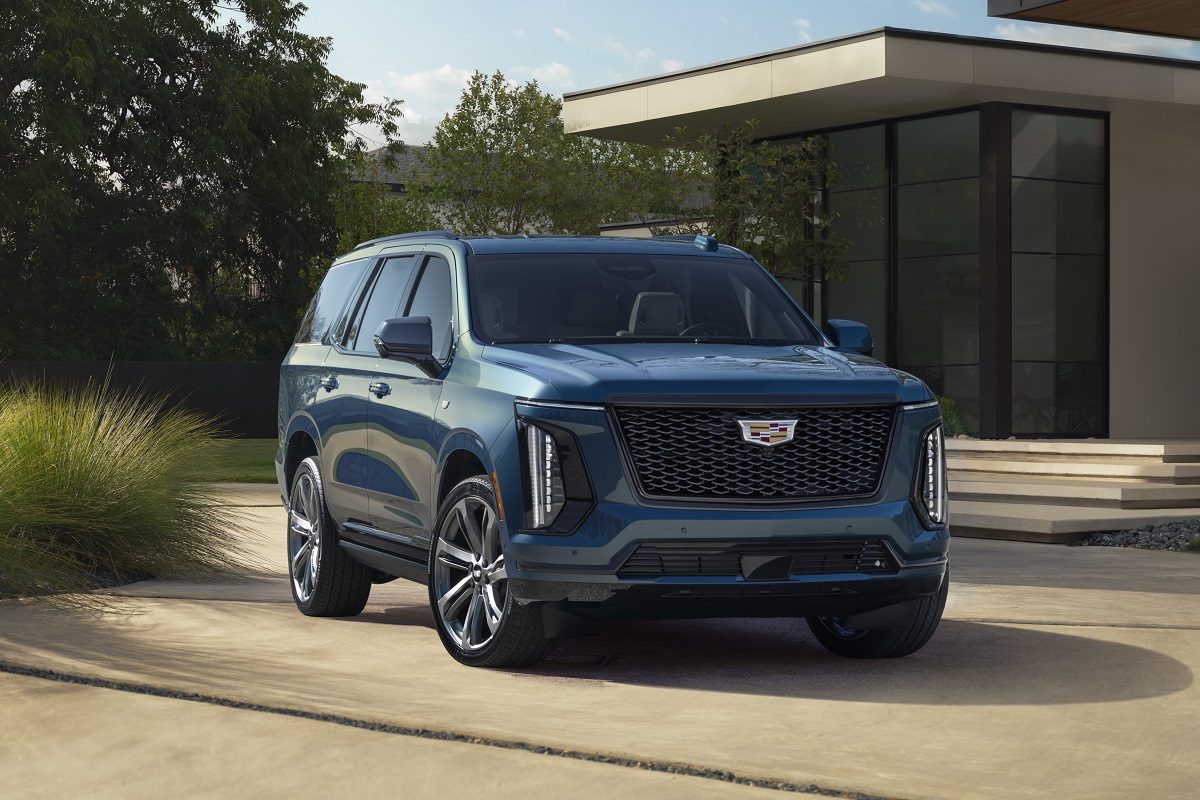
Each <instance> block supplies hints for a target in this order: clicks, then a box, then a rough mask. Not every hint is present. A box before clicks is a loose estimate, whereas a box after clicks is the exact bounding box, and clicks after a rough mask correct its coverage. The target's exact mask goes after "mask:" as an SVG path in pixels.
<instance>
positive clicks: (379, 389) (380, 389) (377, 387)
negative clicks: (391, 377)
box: [367, 381, 392, 397]
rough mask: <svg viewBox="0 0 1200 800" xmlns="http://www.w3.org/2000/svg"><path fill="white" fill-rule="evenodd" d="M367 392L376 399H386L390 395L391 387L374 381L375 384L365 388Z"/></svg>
mask: <svg viewBox="0 0 1200 800" xmlns="http://www.w3.org/2000/svg"><path fill="white" fill-rule="evenodd" d="M367 391H368V392H370V393H371V394H373V395H375V396H376V397H387V396H388V395H389V394H391V393H392V387H390V386H388V385H387V384H386V383H381V382H379V381H375V383H372V384H371V385H370V386H368V387H367Z"/></svg>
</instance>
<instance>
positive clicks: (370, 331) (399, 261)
mask: <svg viewBox="0 0 1200 800" xmlns="http://www.w3.org/2000/svg"><path fill="white" fill-rule="evenodd" d="M416 261H417V259H416V257H415V256H398V257H395V258H389V259H388V260H387V261H385V262H383V266H382V267H381V268H380V270H379V277H378V278H376V279H375V285H374V286H373V287H372V288H371V296H370V297H368V298H367V304H366V307H365V309H364V310H363V313H362V316H361V317H360V319H359V322H358V324H356V325H355V326H354V327H353V328H351V330H350V335H349V337H348V338H347V341H348V342H349V343H350V347H351V349H353V350H354V352H356V353H374V352H375V331H377V330H378V329H379V325H380V323H382V322H383V321H384V320H387V319H395V318H396V317H398V316H400V311H401V308H400V304H401V303H402V302H403V301H404V297H405V294H404V290H405V289H406V288H407V287H408V281H409V279H410V278H411V277H412V274H413V268H414V267H415V266H416Z"/></svg>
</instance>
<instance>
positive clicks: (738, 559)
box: [617, 539, 898, 578]
mask: <svg viewBox="0 0 1200 800" xmlns="http://www.w3.org/2000/svg"><path fill="white" fill-rule="evenodd" d="M744 555H784V556H791V559H792V566H791V571H790V574H792V575H822V574H828V573H845V572H890V571H893V570H895V569H897V568H898V567H897V565H896V560H895V559H894V558H893V557H892V554H891V551H890V550H888V548H887V546H886V545H884V544H883V542H882V541H881V540H879V539H837V540H818V541H808V542H792V543H787V544H781V543H779V542H703V543H697V542H656V543H654V544H642V545H638V548H637V549H636V550H634V551H633V553H632V554H631V555H630V556H629V558H627V559H626V560H625V563H624V564H622V565H621V568H620V569H619V570H618V571H617V575H618V576H619V577H622V578H656V577H663V576H698V575H719V576H736V575H740V574H742V556H744Z"/></svg>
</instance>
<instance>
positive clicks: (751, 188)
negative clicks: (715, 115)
mask: <svg viewBox="0 0 1200 800" xmlns="http://www.w3.org/2000/svg"><path fill="white" fill-rule="evenodd" d="M757 137H758V124H757V122H755V121H753V120H751V121H748V122H746V123H744V124H742V125H738V126H728V127H723V128H719V129H716V130H713V131H706V132H704V133H702V134H701V135H699V136H698V137H696V138H694V139H690V138H689V137H688V136H687V132H686V131H684V130H677V131H676V132H675V133H674V134H672V135H671V136H669V137H668V139H667V145H666V147H665V148H664V150H663V152H664V153H665V154H666V155H660V156H658V157H657V158H658V159H659V160H658V161H655V160H653V159H652V160H648V161H642V162H641V164H640V166H639V167H638V169H640V170H641V171H642V172H643V173H644V177H643V178H642V181H643V182H644V183H647V184H655V183H658V184H660V185H667V183H668V182H669V181H670V180H671V178H670V176H671V175H672V174H673V175H675V176H676V178H675V180H676V185H675V188H674V189H668V190H667V191H665V192H664V193H663V194H662V195H661V196H660V198H659V200H660V202H661V203H662V204H663V205H661V206H660V208H661V209H662V211H664V212H665V211H668V210H670V213H668V214H666V215H665V216H666V217H667V221H666V222H662V223H657V224H653V223H652V224H651V227H652V228H653V229H654V230H655V231H656V232H661V233H707V234H711V235H713V236H715V237H716V238H717V239H718V240H719V241H722V242H725V243H728V244H732V245H734V246H736V247H739V248H741V249H742V250H745V251H746V252H747V253H749V254H750V255H752V256H754V258H755V259H757V260H758V261H759V262H761V263H762V264H763V265H764V266H765V267H767V268H768V269H769V270H771V272H772V273H774V274H775V275H778V276H779V277H782V278H792V279H795V280H799V281H802V282H808V281H811V280H813V279H814V277H816V276H817V275H818V274H824V275H825V276H826V277H829V278H834V279H836V278H839V277H840V276H841V272H842V261H843V259H844V257H845V252H846V248H847V242H846V241H845V240H844V239H842V238H841V237H839V236H837V235H836V234H835V233H834V230H833V223H834V220H835V219H836V215H835V214H834V213H833V212H831V211H829V210H828V209H827V208H826V207H825V202H824V198H823V190H824V189H825V188H827V187H829V186H831V185H833V184H835V183H836V180H837V167H836V164H835V163H834V162H833V160H832V158H831V157H830V152H829V142H828V140H827V139H826V137H824V136H810V137H805V138H802V139H792V140H787V141H782V142H776V141H761V140H759V139H758V138H757ZM684 150H688V151H690V153H691V157H690V158H683V159H681V158H680V157H678V156H675V157H672V156H670V154H671V153H678V152H681V151H684ZM663 159H667V160H666V161H665V162H664V161H663ZM680 180H682V185H683V186H688V185H690V186H691V187H692V191H691V192H690V193H687V192H684V191H681V185H680V184H679V181H680ZM671 203H675V205H673V206H672V205H671Z"/></svg>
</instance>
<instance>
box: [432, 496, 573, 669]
mask: <svg viewBox="0 0 1200 800" xmlns="http://www.w3.org/2000/svg"><path fill="white" fill-rule="evenodd" d="M433 530H434V536H433V541H432V542H431V543H430V547H429V565H428V567H429V606H430V608H431V609H432V611H433V618H434V620H435V622H436V624H437V630H438V635H439V636H440V637H441V639H442V644H443V645H444V646H445V648H446V652H448V653H449V654H450V655H451V656H453V657H454V658H455V659H456V660H457V661H458V662H460V663H462V664H466V665H467V666H471V667H523V666H528V665H530V664H534V663H536V662H538V661H540V660H541V659H542V657H543V656H545V655H546V651H547V650H548V649H549V648H550V640H549V639H547V638H546V634H545V629H544V628H543V626H542V610H541V607H539V606H537V605H534V604H529V605H521V604H520V603H517V602H515V601H514V600H513V598H512V595H511V594H510V593H509V592H508V576H507V573H505V571H504V552H503V542H502V541H501V537H500V530H499V516H498V514H497V511H496V497H495V494H494V493H493V491H492V484H491V482H490V481H489V480H487V479H486V478H482V477H475V478H467V479H466V480H464V481H462V482H461V483H459V484H458V485H457V486H455V487H454V488H453V489H451V490H450V493H449V494H448V495H446V499H445V500H444V501H443V502H442V508H441V510H440V511H439V512H438V517H437V522H436V523H435V524H434V526H433Z"/></svg>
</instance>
